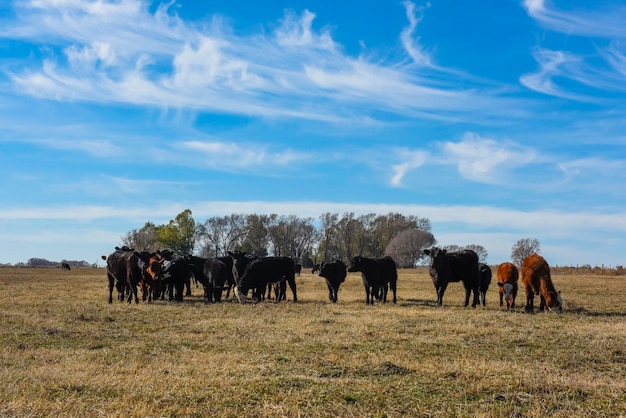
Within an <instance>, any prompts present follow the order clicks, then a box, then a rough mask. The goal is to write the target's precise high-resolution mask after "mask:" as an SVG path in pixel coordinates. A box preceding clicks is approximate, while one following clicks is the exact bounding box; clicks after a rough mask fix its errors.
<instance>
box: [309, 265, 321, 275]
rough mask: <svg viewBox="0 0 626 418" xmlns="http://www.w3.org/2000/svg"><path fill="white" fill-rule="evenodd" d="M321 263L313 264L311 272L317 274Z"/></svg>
mask: <svg viewBox="0 0 626 418" xmlns="http://www.w3.org/2000/svg"><path fill="white" fill-rule="evenodd" d="M320 267H321V264H313V267H312V268H311V274H315V273H317V272H319V271H320Z"/></svg>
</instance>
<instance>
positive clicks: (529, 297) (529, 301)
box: [526, 286, 535, 313]
mask: <svg viewBox="0 0 626 418" xmlns="http://www.w3.org/2000/svg"><path fill="white" fill-rule="evenodd" d="M534 297H535V292H534V291H533V289H532V288H531V287H530V286H526V312H527V313H533V311H534V306H533V299H534Z"/></svg>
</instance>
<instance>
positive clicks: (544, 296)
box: [522, 254, 563, 313]
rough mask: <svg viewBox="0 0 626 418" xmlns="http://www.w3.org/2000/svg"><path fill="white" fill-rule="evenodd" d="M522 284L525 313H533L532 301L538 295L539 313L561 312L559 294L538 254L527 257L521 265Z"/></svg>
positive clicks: (561, 306) (547, 268)
mask: <svg viewBox="0 0 626 418" xmlns="http://www.w3.org/2000/svg"><path fill="white" fill-rule="evenodd" d="M522 283H523V284H524V288H525V290H526V312H529V313H532V312H533V311H534V307H533V299H534V298H535V295H539V297H540V298H541V302H540V304H539V311H540V312H542V311H543V312H548V311H550V312H551V311H553V310H554V311H556V312H557V313H561V312H563V299H562V298H561V292H557V291H556V290H555V289H554V285H553V284H552V279H551V278H550V266H548V263H547V262H546V260H545V259H544V258H543V257H542V256H540V255H539V254H533V255H529V256H528V257H526V258H525V259H524V262H523V263H522Z"/></svg>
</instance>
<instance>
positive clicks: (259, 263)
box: [235, 257, 298, 302]
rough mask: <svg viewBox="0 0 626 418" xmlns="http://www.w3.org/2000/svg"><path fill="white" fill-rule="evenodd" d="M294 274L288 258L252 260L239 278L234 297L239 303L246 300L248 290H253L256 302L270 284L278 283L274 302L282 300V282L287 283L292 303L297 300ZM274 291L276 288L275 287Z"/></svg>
mask: <svg viewBox="0 0 626 418" xmlns="http://www.w3.org/2000/svg"><path fill="white" fill-rule="evenodd" d="M295 276H296V272H295V263H294V262H293V260H292V259H291V258H289V257H264V258H260V259H258V260H254V261H252V262H250V263H249V264H248V266H247V267H246V269H245V271H244V273H243V275H242V276H241V277H240V278H239V282H238V283H237V287H236V288H235V295H236V296H237V298H238V299H239V301H240V302H245V301H246V300H247V293H248V291H249V290H250V289H254V293H253V297H254V298H256V299H257V301H258V300H261V299H262V295H261V294H262V293H263V292H264V291H265V289H266V288H267V287H268V284H270V283H276V282H278V283H279V286H278V287H277V288H278V289H279V292H278V293H279V294H278V295H277V297H276V301H277V302H279V301H280V300H281V299H283V295H284V293H285V289H286V286H284V282H285V281H286V282H287V283H289V287H290V288H291V292H292V293H293V301H294V302H296V301H297V300H298V295H297V292H296V277H295ZM275 289H276V287H275Z"/></svg>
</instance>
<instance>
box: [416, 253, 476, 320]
mask: <svg viewBox="0 0 626 418" xmlns="http://www.w3.org/2000/svg"><path fill="white" fill-rule="evenodd" d="M424 254H426V255H428V256H430V270H429V271H430V277H431V278H432V279H433V284H434V285H435V290H436V291H437V306H443V294H444V293H445V292H446V288H447V287H448V283H450V282H458V281H462V282H463V287H465V305H464V306H465V307H467V306H468V305H469V298H470V294H471V293H472V292H474V300H473V302H472V308H474V307H476V305H478V302H479V297H478V287H479V283H480V282H479V277H478V255H477V254H476V253H475V252H474V251H472V250H462V251H451V252H447V251H446V250H444V249H441V248H437V247H433V248H431V249H429V250H428V249H426V250H424Z"/></svg>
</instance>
